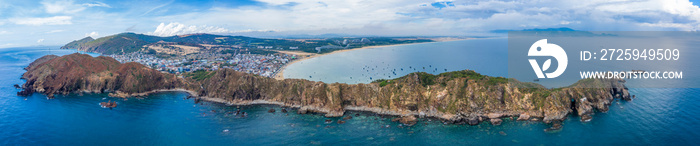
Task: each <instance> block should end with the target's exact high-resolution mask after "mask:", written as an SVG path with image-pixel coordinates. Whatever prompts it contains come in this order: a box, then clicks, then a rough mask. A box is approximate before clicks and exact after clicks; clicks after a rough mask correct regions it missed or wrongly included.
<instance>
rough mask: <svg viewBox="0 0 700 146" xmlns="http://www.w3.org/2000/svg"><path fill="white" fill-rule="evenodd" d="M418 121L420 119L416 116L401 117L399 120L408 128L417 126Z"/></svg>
mask: <svg viewBox="0 0 700 146" xmlns="http://www.w3.org/2000/svg"><path fill="white" fill-rule="evenodd" d="M417 121H418V119H417V118H416V117H415V116H404V117H401V119H400V120H399V122H401V123H402V124H404V125H406V126H413V125H415V124H416V122H417Z"/></svg>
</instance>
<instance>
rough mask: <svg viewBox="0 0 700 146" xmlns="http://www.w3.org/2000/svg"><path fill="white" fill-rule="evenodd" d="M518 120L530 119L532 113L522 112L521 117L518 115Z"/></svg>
mask: <svg viewBox="0 0 700 146" xmlns="http://www.w3.org/2000/svg"><path fill="white" fill-rule="evenodd" d="M517 120H518V121H527V120H530V114H527V113H522V114H520V117H518V119H517Z"/></svg>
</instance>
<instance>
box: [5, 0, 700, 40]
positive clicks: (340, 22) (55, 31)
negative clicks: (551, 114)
mask: <svg viewBox="0 0 700 146" xmlns="http://www.w3.org/2000/svg"><path fill="white" fill-rule="evenodd" d="M699 1H700V0H692V1H688V0H588V1H578V0H538V1H520V0H505V1H501V0H468V1H449V0H448V1H445V0H381V1H373V0H323V1H319V0H240V1H229V0H220V1H219V0H215V1H211V0H195V1H184V0H155V1H150V0H149V1H146V0H38V1H32V0H24V1H17V0H0V48H6V47H18V46H34V45H63V44H65V43H67V42H69V41H72V40H76V39H80V38H83V37H86V36H92V37H95V38H97V37H104V36H107V35H113V34H117V33H121V32H135V33H143V34H150V35H159V36H172V35H178V34H188V33H214V34H229V35H248V36H281V35H298V34H311V35H315V34H326V33H337V34H350V35H382V36H478V35H489V32H490V31H491V30H519V29H532V28H555V27H569V28H573V29H577V30H592V31H658V30H671V31H696V30H698V29H699V28H700V8H698V6H697V4H698V3H699Z"/></svg>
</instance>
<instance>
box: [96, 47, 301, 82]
mask: <svg viewBox="0 0 700 146" xmlns="http://www.w3.org/2000/svg"><path fill="white" fill-rule="evenodd" d="M106 56H109V57H112V58H114V59H116V60H117V61H119V62H121V63H126V62H137V63H140V64H143V65H145V66H148V67H150V68H153V69H156V70H158V71H162V72H168V73H173V74H182V73H186V72H193V71H198V70H206V71H213V70H218V69H221V68H230V69H233V70H236V71H240V72H246V73H251V74H256V75H260V76H264V77H273V76H275V75H276V74H277V73H278V72H280V71H281V69H282V68H283V67H284V65H286V64H287V63H289V62H291V61H292V60H296V59H299V57H300V56H297V55H295V54H285V53H274V54H251V53H250V52H248V53H233V54H222V53H200V54H192V55H187V56H178V57H170V58H161V57H157V56H156V55H153V54H148V53H143V52H132V53H126V54H121V55H106Z"/></svg>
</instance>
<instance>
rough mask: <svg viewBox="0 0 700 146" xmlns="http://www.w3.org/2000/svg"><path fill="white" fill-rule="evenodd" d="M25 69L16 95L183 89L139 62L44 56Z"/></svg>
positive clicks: (127, 93) (169, 76)
mask: <svg viewBox="0 0 700 146" xmlns="http://www.w3.org/2000/svg"><path fill="white" fill-rule="evenodd" d="M25 69H26V70H27V72H26V73H24V74H23V75H22V79H25V80H27V82H26V83H25V84H24V85H23V86H22V88H23V89H24V90H23V91H21V92H20V93H18V94H19V95H28V94H31V93H33V92H40V93H45V94H46V95H47V96H48V97H49V98H52V97H53V96H54V94H68V93H78V92H98V93H101V92H112V93H114V94H113V95H114V96H131V95H132V94H133V95H137V94H138V93H145V92H149V91H153V90H156V89H172V88H176V87H181V86H183V85H182V84H183V81H182V79H179V78H177V77H175V76H174V75H172V74H164V73H161V72H159V71H156V70H153V69H150V68H148V67H146V66H143V65H141V64H138V63H133V62H130V63H124V64H121V63H119V61H117V60H114V59H113V58H110V57H104V56H100V57H92V56H90V55H86V54H78V53H75V54H70V55H65V56H62V57H58V56H53V55H48V56H44V57H42V58H39V59H37V60H36V61H34V62H33V63H31V64H30V65H29V66H27V67H26V68H25Z"/></svg>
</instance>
